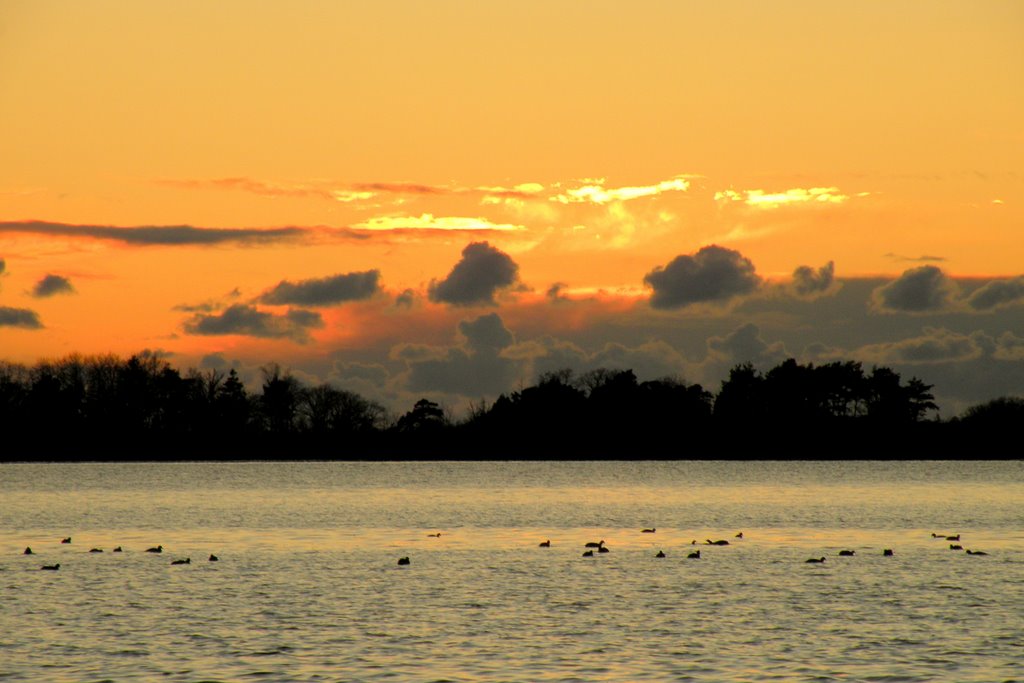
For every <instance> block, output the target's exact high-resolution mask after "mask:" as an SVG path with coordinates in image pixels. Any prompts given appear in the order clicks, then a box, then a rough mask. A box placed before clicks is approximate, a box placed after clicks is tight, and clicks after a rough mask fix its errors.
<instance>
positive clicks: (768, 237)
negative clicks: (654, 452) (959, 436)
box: [0, 0, 1024, 362]
mask: <svg viewBox="0 0 1024 683" xmlns="http://www.w3.org/2000/svg"><path fill="white" fill-rule="evenodd" d="M1022 35H1024V5H1022V4H1021V3H1019V2H1015V1H1008V2H989V1H982V2H969V3H968V2H933V1H930V2H923V1H922V2H899V1H897V2H889V1H886V2H835V3H821V2H793V1H782V2H771V3H739V2H737V3H682V2H667V1H666V2H641V3H621V2H586V3H577V2H573V3H570V2H556V3H550V2H516V3H478V2H463V1H459V2H455V1H439V2H429V3H428V2H409V1H405V0H392V1H385V2H374V3H342V2H312V1H299V2H287V3H286V2H267V3H251V2H240V1H233V0H223V1H221V2H216V3H210V2H205V1H195V2H191V1H185V2H175V3H125V2H89V3H68V2H51V1H49V0H31V1H24V2H23V1H19V0H8V1H7V2H4V3H3V4H2V5H0V159H2V163H0V259H2V262H3V264H4V267H3V269H2V272H0V308H4V307H5V308H6V309H8V310H16V311H32V312H34V313H35V314H36V315H37V316H38V318H39V320H40V321H41V326H39V327H31V326H29V327H26V326H25V325H13V324H8V325H0V345H2V347H0V351H2V353H0V355H2V356H3V357H6V358H13V359H17V360H21V361H25V362H28V361H31V360H34V359H35V358H37V357H39V356H41V355H60V354H63V353H69V352H72V351H83V352H89V353H98V352H101V351H107V350H109V351H115V352H119V353H130V352H132V351H134V350H138V349H140V348H160V349H164V350H166V351H168V352H170V353H177V354H182V357H183V358H186V357H187V358H199V357H200V356H201V355H202V354H203V353H208V352H220V353H228V352H231V351H233V350H239V349H241V348H243V347H246V348H249V349H250V353H251V354H252V355H254V356H255V355H257V347H258V353H260V354H263V355H264V356H273V355H275V354H280V355H283V356H292V355H294V356H295V357H300V356H302V355H303V354H305V355H317V354H319V355H321V356H324V354H327V353H334V352H336V351H338V350H343V349H345V348H349V347H351V346H352V345H359V346H361V347H362V348H368V347H369V346H370V345H372V344H373V343H376V341H379V340H380V339H383V338H385V337H387V335H385V334H384V333H383V332H381V330H387V329H390V328H391V327H392V326H395V325H397V327H398V328H399V329H401V328H403V326H405V325H407V323H405V322H396V320H401V316H400V315H399V314H398V313H396V312H394V311H393V310H391V309H390V308H389V306H390V305H391V302H392V301H393V299H394V297H395V296H396V295H398V294H399V293H401V292H403V291H406V290H412V294H413V295H415V297H416V302H417V304H416V306H415V307H413V308H412V309H409V311H410V312H409V313H408V314H409V315H414V312H415V311H420V312H421V315H420V317H421V318H422V320H421V321H420V323H419V324H422V325H426V326H427V327H424V328H423V330H424V331H423V332H422V335H421V336H422V338H421V337H420V336H418V334H419V333H417V334H412V333H411V332H410V334H409V337H408V341H409V342H423V343H427V342H428V341H430V342H431V343H437V342H438V340H439V339H440V338H444V337H446V338H448V339H451V338H452V335H453V330H454V325H455V324H456V323H457V321H458V320H460V319H464V318H467V317H471V314H475V313H473V311H472V310H470V311H468V312H467V309H464V308H458V307H454V308H453V307H452V306H449V305H445V304H443V303H441V302H439V301H431V300H430V297H429V295H428V292H429V288H430V283H431V282H432V281H436V280H441V279H443V278H445V277H446V276H447V275H448V274H449V272H450V271H451V270H452V268H453V267H454V266H455V264H456V263H458V262H459V260H460V255H461V254H462V252H463V249H464V248H465V247H466V246H467V245H468V244H470V243H471V242H480V241H487V242H488V244H489V245H491V246H492V247H493V248H495V249H497V250H500V251H501V252H502V253H504V254H507V255H508V256H509V257H510V258H511V259H512V260H513V261H514V262H515V264H516V266H518V278H517V284H516V286H515V287H510V288H507V289H505V290H503V293H502V296H503V297H504V298H502V299H500V300H498V301H496V302H494V305H493V306H492V305H486V306H483V307H482V308H481V309H480V311H487V310H491V308H494V307H495V306H496V307H497V309H498V310H499V312H502V311H503V310H511V309H509V308H508V307H509V306H510V305H513V304H514V306H518V307H519V308H518V309H516V310H520V309H521V310H522V311H526V310H529V311H532V313H530V314H529V315H527V314H526V313H522V312H521V313H519V314H518V315H520V317H521V318H522V319H523V324H524V325H525V324H526V321H527V319H530V320H534V319H535V320H549V321H551V324H552V325H553V324H554V323H555V322H559V321H561V322H564V320H561V318H560V316H559V315H558V314H554V315H552V314H551V312H550V311H545V310H544V307H545V304H544V301H545V298H544V293H545V292H546V291H547V290H548V289H549V288H550V287H551V286H552V285H554V284H556V283H561V285H562V288H561V290H560V291H561V292H562V294H563V295H564V296H568V297H570V298H576V299H580V298H584V297H590V296H593V295H594V293H595V292H599V291H603V292H604V293H603V294H600V296H599V299H600V300H601V301H604V302H605V305H606V307H607V309H606V312H605V313H602V314H601V316H605V315H607V316H609V317H610V318H614V316H615V311H617V310H618V311H621V310H622V309H623V307H627V308H628V307H635V306H643V305H645V303H644V302H646V301H647V299H648V297H649V296H650V294H651V290H650V287H649V286H648V285H646V284H645V276H646V275H647V274H648V273H650V272H652V271H653V270H654V269H656V268H659V267H664V266H666V264H668V263H669V262H670V261H671V260H672V259H673V258H675V257H676V256H679V255H692V254H695V253H697V251H698V250H699V249H701V248H702V247H706V246H708V245H720V246H722V247H725V248H728V249H730V250H734V251H736V252H739V253H740V254H742V256H743V257H745V258H747V259H749V260H750V261H751V262H752V263H753V264H754V266H756V270H757V274H758V275H759V276H760V277H762V278H767V279H768V280H773V281H786V280H788V279H789V278H790V276H791V274H792V273H793V271H794V270H795V269H796V268H798V267H800V266H809V267H812V268H815V269H816V268H820V267H822V266H824V265H825V264H827V263H829V262H834V272H835V276H836V277H837V278H852V277H861V276H869V275H871V276H873V275H881V276H884V277H889V278H896V277H898V276H900V274H901V273H903V272H904V271H906V270H908V269H910V268H913V267H915V266H920V265H922V264H924V263H932V264H934V265H936V266H938V267H940V268H941V270H942V271H943V272H944V273H946V274H947V275H948V276H950V277H955V278H962V277H970V276H986V277H991V276H999V277H1004V278H1015V277H1017V276H1019V275H1020V274H1021V272H1022V270H1024V268H1022V266H1024V239H1022V237H1021V229H1022V227H1024V208H1022V207H1024V168H1022V166H1021V160H1022V159H1024V41H1022V40H1021V39H1020V38H1021V36H1022ZM34 222H43V223H45V224H47V225H46V226H44V227H43V228H40V227H39V224H38V223H34ZM54 226H56V228H55V227H54ZM68 226H86V227H87V229H84V230H80V231H78V232H76V229H75V228H73V227H71V228H69V227H68ZM146 226H157V227H166V226H188V227H190V228H194V229H196V230H195V231H194V232H191V233H189V236H188V237H180V236H179V237H178V238H175V240H169V239H163V238H161V239H157V240H154V239H151V238H150V237H146V236H144V235H143V236H141V237H139V239H138V240H136V241H129V242H127V243H126V242H125V240H122V239H120V238H111V235H112V234H114V233H110V232H107V233H102V234H101V231H97V230H95V229H92V228H102V229H107V228H140V227H146ZM223 228H230V229H256V230H264V229H279V228H297V229H298V230H297V231H296V234H294V235H292V236H290V237H284V236H281V235H276V234H275V235H274V236H273V239H269V238H268V239H263V240H257V241H253V240H252V239H248V238H247V239H246V240H231V241H219V242H216V243H213V244H211V243H210V241H209V240H208V239H207V237H209V236H210V235H211V234H212V233H210V232H209V231H211V230H213V229H223ZM168 241H178V242H182V241H183V242H187V244H178V243H176V244H169V243H167V242H168ZM374 269H375V270H379V272H380V290H379V292H378V293H377V295H376V299H374V300H373V301H376V302H377V303H376V304H373V302H372V301H370V302H364V303H363V304H360V306H362V307H363V310H361V312H360V311H359V310H356V309H359V306H354V305H345V306H334V307H327V308H322V309H318V311H319V312H320V315H321V316H322V319H323V324H322V325H320V326H319V327H311V328H310V329H309V330H308V332H309V334H310V335H311V337H310V339H307V340H306V341H305V343H302V344H296V341H295V339H294V338H292V339H288V338H286V339H277V340H268V339H266V338H260V339H253V338H247V337H245V335H242V336H241V337H239V336H237V335H206V334H204V335H197V334H193V333H190V332H189V331H188V321H189V320H190V319H192V318H191V317H190V316H194V315H195V314H196V307H198V306H200V305H201V304H205V305H206V306H207V309H208V310H209V311H224V310H226V307H228V306H230V305H231V303H232V302H235V303H242V302H244V303H246V305H249V304H250V303H251V302H252V301H254V300H256V298H257V297H259V296H260V295H262V294H264V293H266V292H267V291H268V290H270V289H271V288H272V287H274V286H275V285H277V283H279V282H281V281H284V280H287V281H291V282H304V281H307V280H312V279H316V278H326V277H329V276H334V275H338V274H345V273H354V272H364V271H369V270H374ZM47 275H57V276H60V277H61V278H63V279H65V280H66V281H67V282H68V283H69V284H70V291H67V290H65V291H63V292H57V293H55V294H54V295H52V296H47V295H40V294H39V293H38V292H35V293H33V290H34V288H35V287H37V285H38V283H39V282H41V281H42V279H43V278H44V277H46V276H47ZM531 297H532V298H531ZM531 302H532V303H531ZM503 307H504V308H503ZM523 307H525V308H523ZM260 310H262V311H265V312H271V313H273V314H275V315H283V311H284V309H282V308H280V307H277V308H274V307H272V306H271V307H267V306H266V305H263V306H262V307H260ZM602 310H605V309H602ZM480 311H476V313H479V312H480ZM684 313H685V312H684ZM9 315H14V314H9ZM417 315H419V314H417ZM509 315H513V314H512V313H511V312H510V313H506V314H505V317H506V318H508V316H509ZM595 315H596V313H595ZM601 316H599V317H601ZM601 319H604V318H603V317H602V318H601ZM428 320H433V321H434V322H433V323H430V325H428V323H427V321H428ZM440 321H444V322H443V324H442V322H440ZM578 324H580V325H585V322H579V323H578ZM431 326H432V327H431ZM428 327H429V328H430V329H433V330H434V331H433V332H428V331H427V328H428ZM442 327H443V333H442V331H441V329H442ZM435 328H436V329H435ZM409 329H412V328H409ZM415 329H420V328H419V327H417V328H415ZM538 329H540V326H539V323H538ZM550 331H551V332H552V333H554V332H555V331H556V328H555V327H552V328H550ZM1018 331H1019V330H1018ZM654 336H656V335H654V333H652V336H651V337H650V338H651V339H653V338H654ZM390 338H391V339H392V341H393V340H394V337H390ZM310 341H313V342H315V343H314V344H312V345H311V344H310V343H309V342H310ZM325 344H326V346H325Z"/></svg>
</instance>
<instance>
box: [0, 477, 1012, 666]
mask: <svg viewBox="0 0 1024 683" xmlns="http://www.w3.org/2000/svg"><path fill="white" fill-rule="evenodd" d="M643 528H655V529H656V531H655V532H654V533H642V532H641V529H643ZM740 531H742V532H743V538H741V539H740V538H736V536H735V535H736V534H737V533H739V532H740ZM436 533H440V537H434V536H431V535H432V534H436ZM933 533H940V534H941V535H943V537H942V538H933V537H932V534H933ZM946 534H954V535H955V534H959V535H960V538H961V541H960V542H959V545H962V546H963V548H964V549H972V550H975V549H976V550H982V551H985V552H987V553H988V554H987V555H977V556H975V555H968V554H967V553H966V552H965V551H964V550H951V549H950V548H949V546H950V544H951V543H953V542H951V541H947V540H946V539H945V538H944V535H946ZM67 536H70V537H71V538H72V542H71V543H68V544H62V543H60V540H61V539H62V538H64V537H67ZM548 539H550V541H551V547H550V548H541V547H539V546H538V543H539V542H540V541H543V540H548ZM718 539H725V540H729V542H730V543H729V545H728V546H713V545H708V544H707V543H706V540H718ZM598 540H604V541H605V545H606V546H607V547H608V548H609V550H610V552H607V553H595V556H594V557H583V556H582V553H583V551H584V547H583V546H584V544H585V543H586V542H588V541H598ZM692 541H696V542H697V545H692ZM158 544H159V545H162V546H163V548H164V552H163V553H160V554H156V553H147V552H145V550H146V548H148V547H151V546H155V545H158ZM26 546H29V547H31V548H32V549H33V551H34V553H35V554H33V555H24V554H22V551H23V550H24V549H25V547H26ZM115 546H121V547H122V548H123V549H124V552H121V553H114V552H112V550H113V548H114V547H115ZM91 548H99V549H102V550H103V551H104V552H102V553H90V552H89V550H90V549H91ZM883 548H891V549H893V551H894V553H893V556H891V557H885V556H883V554H882V549H883ZM698 549H699V550H700V551H701V558H700V559H689V558H688V557H687V555H688V554H689V553H691V552H693V551H695V550H698ZM844 549H849V550H853V551H854V552H855V554H854V556H852V557H840V556H839V555H838V553H839V551H840V550H844ZM659 550H660V551H663V552H664V553H665V555H666V556H665V557H664V558H657V557H655V554H656V553H657V552H658V551H659ZM211 553H215V554H216V555H217V556H218V557H219V558H220V559H219V561H217V562H210V561H209V560H208V559H207V558H208V557H209V556H210V554H211ZM400 557H409V558H410V563H409V565H407V566H399V565H398V564H397V560H398V558H400ZM811 557H825V558H826V560H825V562H824V563H819V564H808V563H806V562H805V560H807V559H808V558H811ZM184 558H189V559H190V560H191V562H190V563H189V564H187V565H171V561H172V560H175V559H184ZM56 563H59V564H60V569H59V570H58V571H41V570H40V567H41V566H42V565H44V564H46V565H50V564H56ZM0 585H2V590H3V600H2V601H0V680H4V681H7V680H10V681H102V680H109V681H127V680H136V681H151V680H163V681H248V680H253V681H306V680H317V681H374V680H391V681H481V680H485V681H638V680H652V681H723V680H743V681H748V680H749V681H754V680H778V681H831V680H836V681H1024V666H1022V664H1021V663H1020V662H1021V661H1024V655H1022V652H1024V464H1022V462H1021V461H997V462H974V461H964V462H949V461H942V462H881V461H865V462H816V463H815V462H591V463H587V462H582V463H581V462H478V463H454V462H435V463H324V462H296V463H264V462H254V463H126V464H112V463H87V464H72V465H69V464H0Z"/></svg>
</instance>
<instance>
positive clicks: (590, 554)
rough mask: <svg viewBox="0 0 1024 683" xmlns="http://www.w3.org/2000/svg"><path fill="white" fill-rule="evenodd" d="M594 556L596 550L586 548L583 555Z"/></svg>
mask: <svg viewBox="0 0 1024 683" xmlns="http://www.w3.org/2000/svg"><path fill="white" fill-rule="evenodd" d="M593 556H594V551H593V550H584V551H583V557H593Z"/></svg>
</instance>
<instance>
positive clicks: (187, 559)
mask: <svg viewBox="0 0 1024 683" xmlns="http://www.w3.org/2000/svg"><path fill="white" fill-rule="evenodd" d="M171 564H192V558H191V557H186V558H185V559H184V560H174V561H173V562H171Z"/></svg>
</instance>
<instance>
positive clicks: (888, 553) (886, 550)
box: [882, 548, 892, 557]
mask: <svg viewBox="0 0 1024 683" xmlns="http://www.w3.org/2000/svg"><path fill="white" fill-rule="evenodd" d="M882 555H883V556H884V557H892V548H883V549H882Z"/></svg>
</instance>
